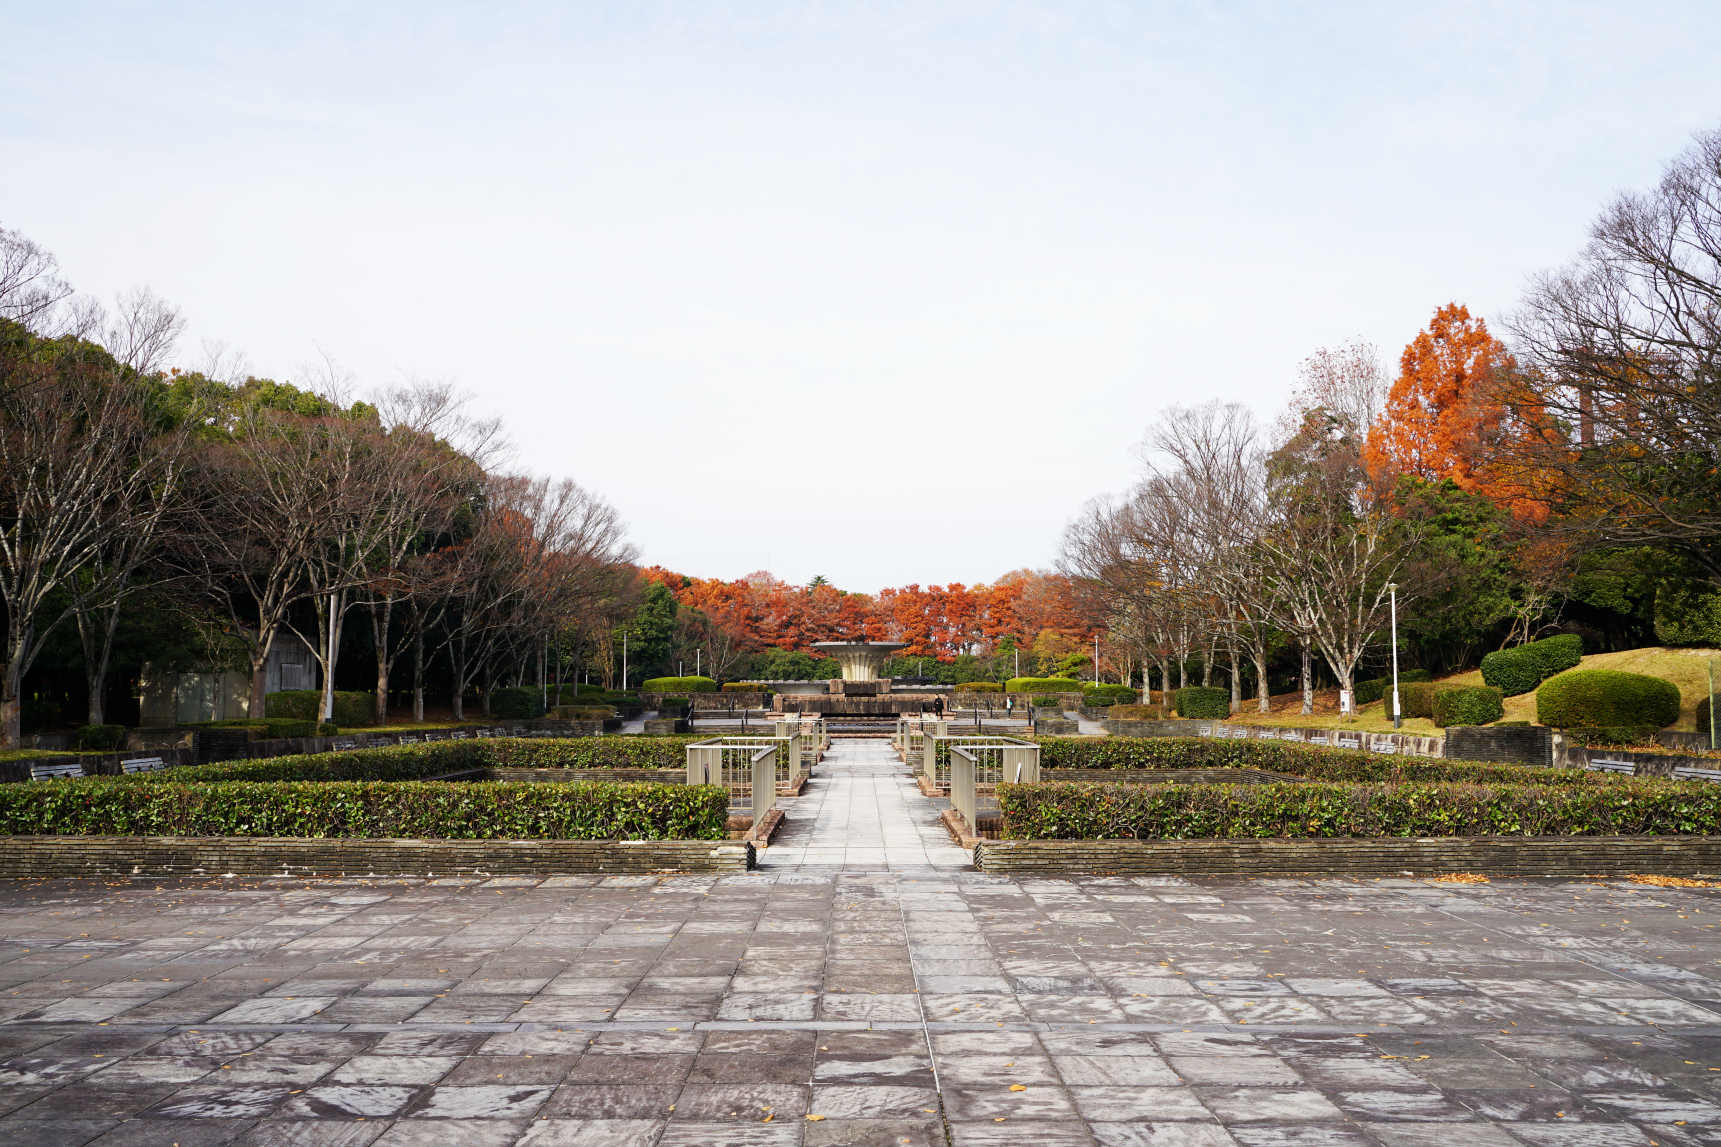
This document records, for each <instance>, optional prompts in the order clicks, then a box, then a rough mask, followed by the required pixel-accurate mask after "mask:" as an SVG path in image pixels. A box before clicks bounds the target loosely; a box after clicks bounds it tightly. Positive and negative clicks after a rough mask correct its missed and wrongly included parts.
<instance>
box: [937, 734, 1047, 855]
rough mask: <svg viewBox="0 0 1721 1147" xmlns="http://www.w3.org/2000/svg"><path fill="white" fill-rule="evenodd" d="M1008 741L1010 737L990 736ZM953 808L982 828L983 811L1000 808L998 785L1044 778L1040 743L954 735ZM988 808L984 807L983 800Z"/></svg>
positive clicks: (951, 755) (970, 824)
mask: <svg viewBox="0 0 1721 1147" xmlns="http://www.w3.org/2000/svg"><path fill="white" fill-rule="evenodd" d="M989 739H993V740H1002V741H1007V740H1009V738H989ZM949 761H950V764H949V766H948V768H949V777H950V782H949V783H950V807H951V808H953V809H955V810H956V811H957V812H958V813H960V814H961V815H962V817H963V818H964V819H965V820H966V821H967V822H968V827H969V829H970V830H972V831H973V832H975V833H976V834H978V833H979V831H980V819H979V817H980V813H981V812H982V811H986V812H994V811H996V810H997V808H998V800H997V792H998V786H999V785H1000V784H1004V783H1012V784H1015V783H1031V782H1034V781H1037V780H1039V779H1040V746H1038V745H1031V744H1028V743H1027V742H1025V741H1014V742H1013V743H1009V744H989V745H979V744H975V743H974V741H973V738H967V739H964V738H960V737H952V738H950V744H949ZM983 798H990V799H988V800H985V801H984V804H985V807H984V809H983V808H982V799H983Z"/></svg>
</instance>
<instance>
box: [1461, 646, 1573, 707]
mask: <svg viewBox="0 0 1721 1147" xmlns="http://www.w3.org/2000/svg"><path fill="white" fill-rule="evenodd" d="M1583 656H1584V639H1583V638H1581V637H1579V636H1578V635H1577V634H1575V633H1561V634H1556V635H1555V636H1553V637H1544V638H1542V640H1540V641H1531V642H1527V643H1525V644H1523V645H1519V646H1516V647H1515V648H1512V649H1499V650H1495V651H1494V652H1493V653H1490V654H1488V655H1486V656H1485V657H1483V658H1482V680H1484V681H1486V682H1487V683H1488V684H1490V685H1492V686H1494V687H1496V688H1497V689H1499V690H1500V691H1501V692H1502V693H1504V694H1505V695H1506V696H1508V697H1517V696H1520V695H1521V694H1524V693H1528V692H1529V691H1530V690H1532V689H1534V688H1535V687H1536V686H1537V685H1540V684H1541V683H1542V682H1543V681H1545V680H1547V679H1548V678H1549V677H1552V676H1553V675H1554V674H1556V673H1564V672H1565V671H1566V670H1568V669H1575V668H1577V666H1578V664H1579V662H1581V661H1582V660H1583Z"/></svg>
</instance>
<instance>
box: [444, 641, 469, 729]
mask: <svg viewBox="0 0 1721 1147" xmlns="http://www.w3.org/2000/svg"><path fill="white" fill-rule="evenodd" d="M459 645H460V642H458V641H451V642H449V643H448V667H449V668H450V669H452V670H453V671H454V719H455V720H456V721H463V720H465V719H466V658H465V656H464V655H463V654H461V653H456V652H455V650H456V648H457V647H458V646H459Z"/></svg>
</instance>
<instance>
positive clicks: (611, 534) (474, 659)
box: [438, 476, 633, 720]
mask: <svg viewBox="0 0 1721 1147" xmlns="http://www.w3.org/2000/svg"><path fill="white" fill-rule="evenodd" d="M623 529H624V526H623V524H622V522H621V520H620V518H619V517H618V516H617V514H616V512H615V510H614V508H613V507H611V506H610V505H609V504H608V503H607V502H605V501H603V499H601V498H598V497H597V496H596V495H593V494H591V493H589V492H588V491H586V490H584V489H582V488H581V487H580V486H579V485H577V484H576V483H574V482H572V481H569V480H566V479H564V480H562V481H559V482H553V481H551V480H549V479H547V478H539V479H529V478H523V477H506V476H493V477H491V478H490V479H489V480H488V481H487V482H486V484H485V491H484V496H483V505H482V508H481V512H480V515H479V519H478V522H477V524H476V526H475V528H474V529H473V531H472V533H471V535H470V536H469V537H468V538H466V539H465V540H464V541H462V542H461V543H459V544H458V545H454V546H450V547H448V548H446V549H445V550H443V551H442V552H441V553H440V554H439V555H438V558H439V561H440V562H441V563H442V564H443V566H444V570H445V575H444V576H446V577H447V579H448V581H447V584H448V585H449V586H450V591H449V593H448V598H449V606H448V608H447V610H446V612H445V613H444V615H443V618H442V623H441V627H442V631H443V640H442V643H441V647H445V648H447V650H448V653H449V661H450V665H451V667H452V669H453V676H454V681H453V705H454V715H455V718H456V719H457V720H458V719H460V718H461V717H463V716H464V711H465V710H464V706H465V702H464V694H465V690H466V686H467V685H469V684H471V683H472V682H473V680H474V678H475V677H482V676H486V675H488V674H490V673H492V672H494V670H495V669H496V666H497V659H498V657H499V656H501V655H502V654H503V653H504V652H506V651H507V650H508V649H509V648H510V645H511V643H515V642H518V641H519V640H520V638H521V636H522V635H525V634H532V635H535V634H537V633H548V632H552V631H553V629H554V627H555V625H556V624H557V623H558V622H559V621H560V620H561V619H563V618H565V616H566V615H567V612H568V611H569V610H570V609H571V608H572V606H573V605H574V604H576V603H578V602H580V601H584V600H587V599H590V598H595V597H597V596H599V595H600V594H601V593H602V592H603V590H604V588H605V587H606V586H607V585H608V583H609V578H610V575H611V570H610V567H613V566H614V565H616V564H619V563H623V562H630V561H632V559H633V550H632V547H630V546H628V545H627V544H626V543H625V542H624V541H623V540H622V534H623ZM486 703H488V690H487V689H486Z"/></svg>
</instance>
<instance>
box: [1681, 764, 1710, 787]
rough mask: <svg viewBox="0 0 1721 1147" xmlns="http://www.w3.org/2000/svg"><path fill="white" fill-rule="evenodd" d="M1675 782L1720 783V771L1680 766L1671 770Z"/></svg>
mask: <svg viewBox="0 0 1721 1147" xmlns="http://www.w3.org/2000/svg"><path fill="white" fill-rule="evenodd" d="M1673 779H1674V780H1676V781H1710V782H1712V783H1721V769H1694V768H1691V767H1690V766H1689V765H1680V766H1679V767H1678V768H1676V769H1674V770H1673Z"/></svg>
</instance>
